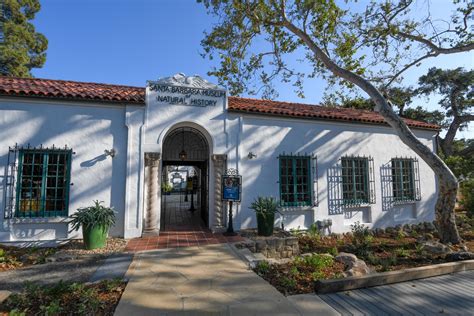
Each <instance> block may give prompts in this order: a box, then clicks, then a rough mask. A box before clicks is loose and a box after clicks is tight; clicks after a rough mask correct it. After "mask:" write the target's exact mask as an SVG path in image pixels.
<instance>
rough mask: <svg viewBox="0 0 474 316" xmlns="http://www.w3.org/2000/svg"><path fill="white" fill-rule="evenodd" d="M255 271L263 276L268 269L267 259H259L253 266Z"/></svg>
mask: <svg viewBox="0 0 474 316" xmlns="http://www.w3.org/2000/svg"><path fill="white" fill-rule="evenodd" d="M254 270H255V273H257V274H258V275H260V276H264V275H266V274H267V273H268V271H270V263H269V262H268V261H265V260H263V261H260V262H259V263H257V266H256V267H255V269H254Z"/></svg>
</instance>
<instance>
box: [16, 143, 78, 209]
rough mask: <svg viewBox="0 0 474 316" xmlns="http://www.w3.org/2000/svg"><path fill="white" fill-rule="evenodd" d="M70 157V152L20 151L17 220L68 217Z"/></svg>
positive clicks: (61, 150)
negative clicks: (19, 218)
mask: <svg viewBox="0 0 474 316" xmlns="http://www.w3.org/2000/svg"><path fill="white" fill-rule="evenodd" d="M71 156H72V150H71V149H57V148H54V147H53V148H52V149H44V148H40V149H31V148H26V149H23V148H20V149H19V155H18V157H19V158H18V174H17V187H16V204H15V216H16V217H54V216H67V215H68V207H69V187H70V176H71V173H70V170H71Z"/></svg>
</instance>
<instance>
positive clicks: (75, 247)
mask: <svg viewBox="0 0 474 316" xmlns="http://www.w3.org/2000/svg"><path fill="white" fill-rule="evenodd" d="M126 245H127V241H126V240H124V239H121V238H109V239H108V240H107V245H106V247H104V248H102V249H93V250H85V249H83V243H82V240H70V241H69V242H68V243H66V244H64V245H60V246H58V247H44V248H42V247H14V246H5V245H0V272H2V271H8V270H15V269H18V268H22V267H28V266H31V265H37V264H43V263H47V262H54V261H69V260H73V259H76V258H78V257H81V256H85V255H100V256H107V255H110V254H112V253H116V252H122V251H124V249H125V246H126Z"/></svg>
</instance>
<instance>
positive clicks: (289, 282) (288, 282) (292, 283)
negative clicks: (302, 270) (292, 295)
mask: <svg viewBox="0 0 474 316" xmlns="http://www.w3.org/2000/svg"><path fill="white" fill-rule="evenodd" d="M280 284H281V285H282V286H283V287H285V289H286V290H289V291H292V290H293V289H294V288H295V287H296V285H297V282H296V280H295V279H291V278H288V277H286V276H284V277H282V278H281V280H280Z"/></svg>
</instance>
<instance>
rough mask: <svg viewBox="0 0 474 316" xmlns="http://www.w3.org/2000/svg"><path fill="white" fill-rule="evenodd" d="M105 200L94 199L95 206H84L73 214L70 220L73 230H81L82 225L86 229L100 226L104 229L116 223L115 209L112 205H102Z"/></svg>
mask: <svg viewBox="0 0 474 316" xmlns="http://www.w3.org/2000/svg"><path fill="white" fill-rule="evenodd" d="M102 203H104V202H103V201H101V202H99V200H96V201H94V205H93V206H89V207H83V208H80V209H78V210H77V212H76V213H74V214H73V215H71V218H72V220H71V221H70V222H69V223H70V224H71V225H72V228H71V231H73V230H76V231H77V230H79V228H80V227H81V226H82V227H83V228H85V229H92V228H94V227H97V226H100V227H103V228H104V229H109V228H110V227H111V226H112V225H114V224H115V214H116V212H115V210H114V209H113V208H112V207H105V206H103V205H102Z"/></svg>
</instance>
